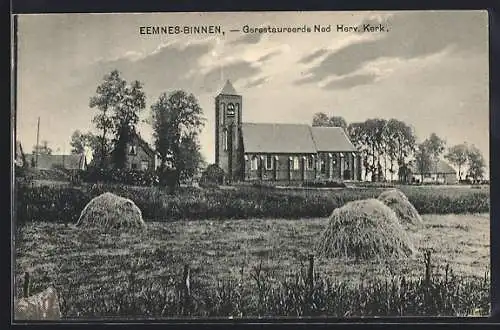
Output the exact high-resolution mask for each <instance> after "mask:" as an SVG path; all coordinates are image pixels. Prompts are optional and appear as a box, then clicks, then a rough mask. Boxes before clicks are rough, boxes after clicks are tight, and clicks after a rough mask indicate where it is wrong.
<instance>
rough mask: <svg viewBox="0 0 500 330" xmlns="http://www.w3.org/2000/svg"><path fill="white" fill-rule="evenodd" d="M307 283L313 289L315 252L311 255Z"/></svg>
mask: <svg viewBox="0 0 500 330" xmlns="http://www.w3.org/2000/svg"><path fill="white" fill-rule="evenodd" d="M307 284H308V286H309V289H310V290H311V291H312V288H313V286H314V254H310V255H309V269H308V270H307Z"/></svg>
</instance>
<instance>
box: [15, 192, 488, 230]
mask: <svg viewBox="0 0 500 330" xmlns="http://www.w3.org/2000/svg"><path fill="white" fill-rule="evenodd" d="M106 191H109V192H112V193H116V194H118V195H120V196H123V197H126V198H130V199H132V200H133V201H134V202H135V203H136V204H137V206H138V207H139V208H140V209H141V210H142V214H143V217H144V219H145V220H146V221H175V220H204V219H250V218H285V219H298V218H314V217H327V216H329V215H330V214H331V212H332V211H333V210H334V209H335V208H337V207H340V206H342V205H344V204H345V203H346V202H349V201H353V200H358V199H365V198H375V197H377V196H378V195H379V194H380V192H381V190H380V189H342V190H336V191H315V190H287V189H258V188H253V187H240V188H237V189H218V190H214V189H204V190H201V189H196V188H191V189H188V188H182V189H180V190H179V191H178V192H177V193H176V194H175V195H169V194H167V193H166V192H164V191H162V190H160V189H158V188H157V187H130V186H123V185H109V184H107V185H89V186H82V187H71V186H69V187H68V186H66V187H64V186H50V187H49V186H42V187H30V186H16V203H15V206H16V210H17V215H16V219H17V222H18V223H23V222H32V221H44V222H60V223H72V222H76V220H77V219H78V217H79V216H80V212H81V211H82V210H83V208H84V207H85V205H86V204H87V203H88V202H89V201H90V200H91V199H92V198H94V197H96V196H98V195H100V194H102V193H104V192H106ZM404 193H405V194H406V195H407V196H408V198H409V200H410V202H412V203H413V205H415V208H416V209H417V210H418V211H419V213H420V214H429V213H435V214H447V213H455V214H459V213H482V212H489V200H490V198H489V191H487V190H476V189H470V191H466V192H460V193H455V192H450V191H449V190H446V191H445V190H443V191H440V190H439V189H436V190H430V189H422V190H419V189H408V190H407V191H404Z"/></svg>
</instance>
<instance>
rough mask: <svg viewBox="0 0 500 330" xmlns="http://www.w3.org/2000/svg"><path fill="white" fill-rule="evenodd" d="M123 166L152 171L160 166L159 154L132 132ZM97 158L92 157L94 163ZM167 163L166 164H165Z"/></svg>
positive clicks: (108, 162) (130, 168)
mask: <svg viewBox="0 0 500 330" xmlns="http://www.w3.org/2000/svg"><path fill="white" fill-rule="evenodd" d="M125 157H126V160H125V168H127V169H129V170H137V171H153V170H155V169H156V168H158V167H159V166H160V163H161V162H160V156H159V154H158V152H156V151H155V150H154V149H153V148H152V147H151V146H150V145H149V144H148V143H147V142H146V141H145V140H144V139H143V138H142V137H141V135H140V134H139V133H133V134H132V137H131V139H130V142H129V143H127V149H126V154H125ZM110 159H111V153H110V154H109V155H108V160H107V161H106V163H107V164H111V162H110V161H109V160H110ZM96 161H98V160H97V159H95V158H93V159H92V164H94V163H95V162H96ZM167 165H168V164H167Z"/></svg>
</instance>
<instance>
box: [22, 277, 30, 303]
mask: <svg viewBox="0 0 500 330" xmlns="http://www.w3.org/2000/svg"><path fill="white" fill-rule="evenodd" d="M29 295H30V273H28V272H25V273H24V282H23V296H24V298H28V297H29Z"/></svg>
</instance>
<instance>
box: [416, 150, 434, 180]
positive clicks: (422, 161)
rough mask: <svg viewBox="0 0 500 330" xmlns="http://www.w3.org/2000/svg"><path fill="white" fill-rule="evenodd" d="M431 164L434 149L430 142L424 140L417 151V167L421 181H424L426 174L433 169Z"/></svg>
mask: <svg viewBox="0 0 500 330" xmlns="http://www.w3.org/2000/svg"><path fill="white" fill-rule="evenodd" d="M431 166H432V151H431V150H430V149H429V144H428V143H425V142H422V143H421V144H419V145H418V147H417V148H416V151H415V167H416V169H417V171H418V173H419V174H420V178H421V180H420V181H421V182H423V181H424V174H425V173H428V172H429V171H430V170H431Z"/></svg>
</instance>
